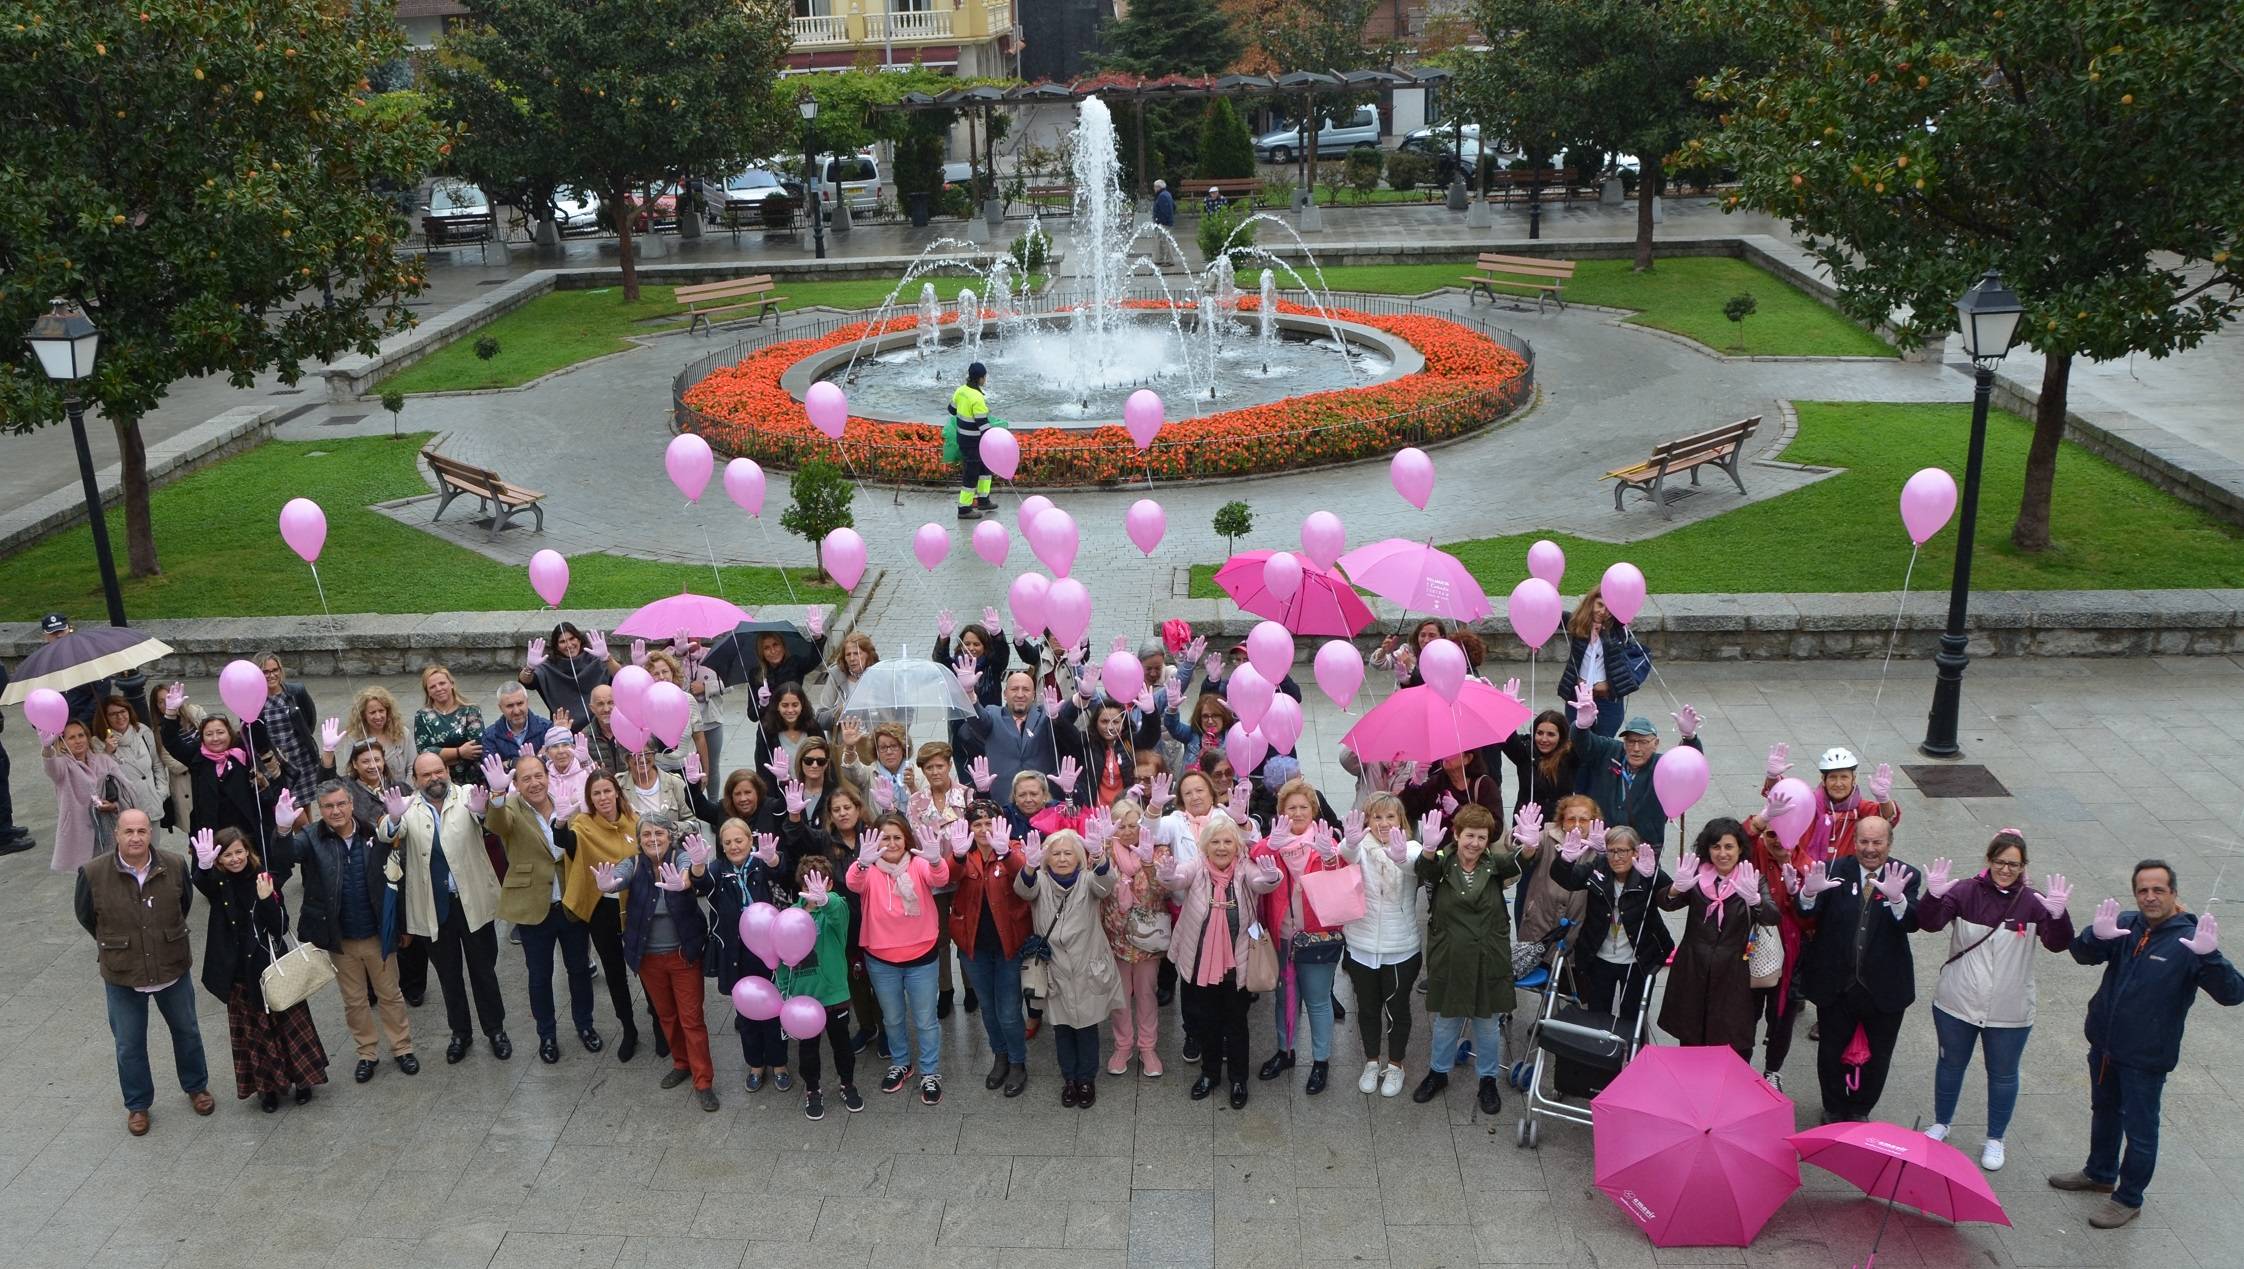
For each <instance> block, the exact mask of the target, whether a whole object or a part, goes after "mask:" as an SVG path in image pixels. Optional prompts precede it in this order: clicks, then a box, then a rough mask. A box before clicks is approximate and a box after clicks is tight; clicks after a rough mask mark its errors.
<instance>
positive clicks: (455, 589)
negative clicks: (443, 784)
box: [0, 433, 842, 618]
mask: <svg viewBox="0 0 2244 1269" xmlns="http://www.w3.org/2000/svg"><path fill="white" fill-rule="evenodd" d="M427 439H428V434H427V433H417V434H412V435H407V436H403V437H399V438H397V439H394V440H393V439H391V438H389V437H386V436H381V437H362V438H349V439H336V440H331V441H313V442H295V441H268V442H266V443H265V444H263V445H260V446H258V447H257V448H256V449H253V450H251V451H249V452H248V453H246V454H243V455H241V456H240V457H238V458H230V459H227V460H226V461H224V462H222V463H218V464H215V465H214V466H211V467H208V468H205V469H204V470H202V471H199V472H196V473H195V474H193V475H191V476H188V477H186V478H185V479H183V480H180V481H178V482H176V483H174V484H171V485H167V486H165V487H164V488H162V489H159V490H157V491H156V493H155V496H154V507H153V510H154V514H155V526H156V550H157V553H158V556H159V558H160V559H161V561H162V563H163V568H164V572H163V575H162V576H160V577H153V578H146V579H134V578H129V577H128V578H126V579H125V581H124V592H125V596H124V597H125V609H126V611H127V612H128V613H130V614H131V615H132V616H134V617H139V618H147V617H252V616H265V615H288V614H301V613H317V612H319V611H320V606H319V595H318V592H317V591H315V590H314V589H313V586H312V576H311V571H310V570H309V569H307V568H306V567H305V566H304V563H303V561H302V560H299V559H297V558H296V556H295V554H294V553H293V552H291V551H290V550H289V549H288V547H287V546H285V545H284V544H283V543H282V542H281V539H280V529H279V527H278V525H279V517H280V508H281V504H282V503H284V502H286V501H288V499H290V498H293V497H299V496H301V497H306V498H310V499H312V500H313V501H314V502H317V503H319V504H320V507H321V508H322V509H323V510H325V511H326V513H327V545H326V548H325V549H324V550H323V551H322V552H321V554H320V562H321V567H320V579H321V580H322V581H323V582H325V583H326V585H327V602H328V604H329V606H330V607H332V608H333V609H334V611H336V612H338V613H355V612H393V613H399V612H451V611H488V610H511V609H520V610H525V611H527V610H531V609H535V608H537V607H538V606H539V600H538V598H537V596H536V595H535V594H533V593H532V592H531V590H530V582H529V579H528V576H527V575H526V573H525V572H524V570H523V569H521V568H520V567H517V566H514V565H508V564H501V563H499V562H497V561H495V560H491V559H486V558H485V557H483V556H481V555H478V554H476V553H475V552H473V551H469V550H467V549H465V548H463V547H458V546H454V545H453V544H451V543H450V542H446V541H444V540H443V539H441V538H437V537H433V536H431V535H429V534H426V533H423V532H421V531H420V530H418V529H415V528H411V527H408V526H406V525H403V524H399V523H397V522H396V521H394V520H391V519H389V518H388V517H386V516H383V515H381V514H380V513H378V512H375V511H371V510H368V509H367V508H368V507H369V505H370V504H372V503H376V502H385V501H388V500H390V499H393V498H401V497H406V496H408V495H412V494H420V493H426V492H428V485H427V484H426V483H425V482H423V480H422V479H421V477H420V476H419V475H418V474H417V473H416V472H415V471H414V455H415V453H416V452H418V451H419V449H420V447H421V445H422V443H423V442H425V441H426V440H427ZM703 506H704V508H706V509H705V510H703V511H702V512H700V514H702V515H705V516H708V517H710V519H711V522H712V524H713V525H717V524H723V525H725V526H726V527H728V528H729V529H730V530H731V531H735V532H737V531H739V530H740V528H741V526H740V525H737V524H733V523H731V521H733V520H736V519H737V518H738V514H739V513H738V512H737V511H735V510H734V509H733V507H732V506H731V504H729V503H727V502H726V501H725V500H724V499H723V498H722V497H718V498H716V499H715V500H714V505H712V504H711V501H710V500H709V499H707V498H704V500H703ZM428 510H433V504H431V506H430V508H429V509H428ZM428 510H423V509H419V508H416V509H415V511H414V512H413V514H414V515H416V516H426V515H427V514H428ZM474 510H475V507H474V504H473V503H472V502H466V501H464V500H463V501H462V502H455V503H454V504H452V507H451V510H450V511H449V512H448V513H447V515H446V517H445V520H446V523H450V522H451V521H452V520H454V519H459V518H465V517H466V516H469V515H472V514H473V513H474ZM647 514H648V518H649V521H650V532H652V531H654V530H653V529H652V527H651V525H652V522H653V520H654V518H655V517H656V516H658V515H659V516H662V517H665V518H666V522H667V519H668V518H669V517H674V516H676V515H677V512H676V511H675V508H674V507H673V506H672V504H668V503H665V504H664V505H663V506H662V507H660V508H652V507H650V508H649V509H648V513H647ZM109 523H110V528H111V532H112V534H114V535H116V536H117V538H118V539H120V540H117V541H115V546H116V553H117V557H118V565H119V567H120V568H122V567H123V557H124V543H123V542H122V540H121V536H122V534H123V531H124V523H123V517H121V516H117V515H112V516H111V517H110V521H109ZM679 531H680V532H687V534H688V536H689V537H690V536H692V534H691V533H690V531H688V530H686V529H680V530H679ZM510 532H513V530H510ZM772 532H773V533H774V534H777V533H778V532H780V530H778V529H777V528H776V527H774V528H773V530H772ZM619 545H624V546H628V544H627V543H625V544H619ZM795 545H796V546H797V547H798V548H799V549H800V550H801V552H802V553H803V554H804V555H805V556H806V557H807V556H808V555H809V553H810V548H809V547H808V545H806V544H799V543H798V544H795ZM569 573H570V581H569V594H568V598H567V600H566V601H565V602H566V603H567V604H568V605H569V606H570V607H572V608H578V607H582V608H631V607H636V606H638V605H640V604H643V603H646V602H648V601H650V600H653V599H658V598H660V597H662V596H663V595H668V594H675V593H677V592H678V591H680V590H683V589H692V590H695V591H699V592H702V593H705V594H706V593H709V592H710V591H711V590H712V589H713V588H714V586H715V580H716V579H715V578H714V577H713V576H712V575H711V574H710V571H709V569H708V568H707V567H706V566H701V567H697V566H693V565H687V564H663V563H655V562H652V561H648V560H633V559H624V558H621V557H619V556H613V555H597V554H594V555H579V556H576V557H574V558H572V559H570V561H569ZM809 576H810V570H809V569H800V570H795V572H794V589H795V594H796V596H798V597H799V598H801V599H803V600H806V601H807V600H814V599H815V600H820V601H825V602H835V601H838V600H839V599H840V598H841V597H842V595H841V592H840V591H839V590H836V589H834V588H833V587H831V586H815V587H814V586H811V585H809V584H808V582H807V580H806V579H807V578H808V577H809ZM724 590H725V594H726V595H727V596H729V597H730V598H731V599H732V600H733V601H734V602H735V603H739V604H745V605H754V604H760V603H785V602H787V601H788V592H787V587H786V584H785V583H784V582H783V581H782V579H781V578H780V575H779V571H778V570H777V569H770V568H728V569H726V570H725V584H724ZM0 595H6V596H7V597H8V600H9V604H10V607H11V608H12V609H13V610H15V611H18V612H45V611H48V610H50V609H53V610H60V611H63V612H76V613H93V612H98V611H99V610H100V608H101V583H100V581H99V576H98V574H97V572H96V570H95V569H94V565H93V539H92V534H91V532H90V531H89V530H87V529H86V528H84V527H83V526H81V527H79V528H76V529H72V530H69V531H66V532H63V533H60V534H57V535H55V536H53V537H49V538H47V539H45V540H43V541H41V542H39V543H37V544H35V545H33V546H31V547H28V548H26V549H24V550H22V551H19V552H17V553H16V554H14V555H11V556H9V557H7V558H6V559H4V560H0Z"/></svg>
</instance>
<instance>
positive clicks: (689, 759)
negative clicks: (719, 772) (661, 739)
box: [686, 749, 708, 784]
mask: <svg viewBox="0 0 2244 1269" xmlns="http://www.w3.org/2000/svg"><path fill="white" fill-rule="evenodd" d="M706 774H708V773H707V772H706V771H704V770H702V767H701V751H700V750H698V749H688V750H686V783H687V784H699V783H701V777H702V776H704V775H706Z"/></svg>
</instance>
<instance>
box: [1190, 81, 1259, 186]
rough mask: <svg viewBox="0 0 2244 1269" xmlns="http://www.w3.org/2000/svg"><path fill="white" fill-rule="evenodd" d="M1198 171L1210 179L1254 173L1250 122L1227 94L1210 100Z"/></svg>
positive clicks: (1203, 123)
mask: <svg viewBox="0 0 2244 1269" xmlns="http://www.w3.org/2000/svg"><path fill="white" fill-rule="evenodd" d="M1194 171H1196V172H1197V173H1198V174H1199V176H1200V178H1201V179H1202V180H1210V181H1234V180H1243V179H1245V178H1248V177H1251V176H1253V175H1254V138H1253V137H1251V136H1248V135H1247V124H1246V121H1245V120H1243V119H1241V118H1240V117H1239V111H1238V109H1237V108H1236V107H1234V106H1233V105H1232V104H1231V101H1230V99H1229V98H1227V97H1218V98H1216V99H1215V100H1214V101H1212V102H1210V103H1209V104H1208V110H1207V113H1206V114H1205V115H1203V116H1202V117H1201V119H1200V160H1199V162H1198V163H1197V164H1196V165H1195V166H1194Z"/></svg>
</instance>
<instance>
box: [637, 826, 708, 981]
mask: <svg viewBox="0 0 2244 1269" xmlns="http://www.w3.org/2000/svg"><path fill="white" fill-rule="evenodd" d="M625 862H626V863H629V864H630V865H631V879H630V881H629V883H628V884H627V885H626V886H625V894H624V900H623V959H624V962H625V963H626V964H628V965H630V966H631V968H632V969H634V970H636V969H638V968H639V961H640V958H641V957H643V956H645V955H646V948H647V934H648V933H649V931H651V930H652V929H653V928H654V914H655V907H654V905H655V904H657V903H660V904H662V905H663V906H664V907H665V908H667V909H668V910H669V912H670V923H671V925H672V926H674V927H675V928H676V929H677V931H678V954H679V955H680V956H683V957H685V958H686V962H687V963H688V964H692V965H699V964H701V963H702V960H701V958H702V953H703V952H704V951H705V950H706V945H707V943H708V941H709V917H708V914H707V913H705V912H703V911H702V909H701V898H700V896H702V895H705V894H707V893H709V877H708V874H706V873H704V874H703V875H701V876H699V877H690V880H691V882H692V885H691V886H690V888H688V889H685V890H664V889H663V888H661V887H660V886H657V885H656V884H655V869H653V868H651V867H648V866H647V856H646V854H645V853H644V852H641V853H639V854H635V855H633V856H632V857H631V858H630V859H629V860H626V861H625ZM665 862H668V863H672V864H676V865H677V866H678V867H679V868H680V869H684V868H685V867H686V854H685V852H684V851H682V850H673V851H671V852H670V857H669V859H668V860H667V861H665Z"/></svg>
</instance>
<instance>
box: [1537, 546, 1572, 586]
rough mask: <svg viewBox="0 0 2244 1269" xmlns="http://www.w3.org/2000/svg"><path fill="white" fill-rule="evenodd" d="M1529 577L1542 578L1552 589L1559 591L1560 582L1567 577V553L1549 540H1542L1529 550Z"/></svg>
mask: <svg viewBox="0 0 2244 1269" xmlns="http://www.w3.org/2000/svg"><path fill="white" fill-rule="evenodd" d="M1527 575H1528V576H1530V577H1540V578H1542V579H1543V580H1544V581H1546V582H1549V583H1550V584H1551V589H1553V590H1556V589H1558V580H1559V579H1560V578H1562V577H1564V576H1566V552H1564V551H1561V550H1559V549H1558V543H1556V542H1553V541H1551V540H1550V539H1549V538H1543V539H1541V540H1540V541H1538V542H1536V543H1535V545H1533V546H1531V547H1528V548H1527Z"/></svg>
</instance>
